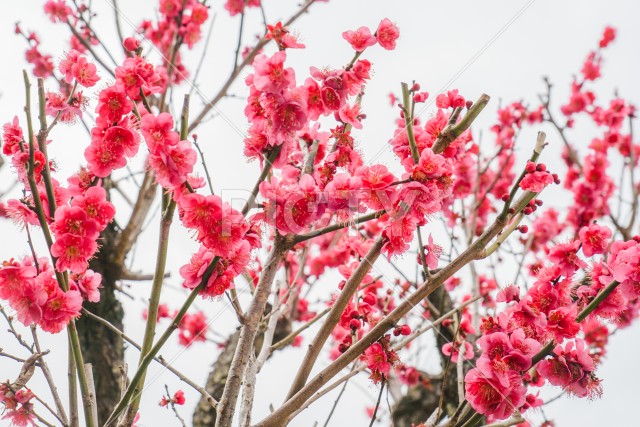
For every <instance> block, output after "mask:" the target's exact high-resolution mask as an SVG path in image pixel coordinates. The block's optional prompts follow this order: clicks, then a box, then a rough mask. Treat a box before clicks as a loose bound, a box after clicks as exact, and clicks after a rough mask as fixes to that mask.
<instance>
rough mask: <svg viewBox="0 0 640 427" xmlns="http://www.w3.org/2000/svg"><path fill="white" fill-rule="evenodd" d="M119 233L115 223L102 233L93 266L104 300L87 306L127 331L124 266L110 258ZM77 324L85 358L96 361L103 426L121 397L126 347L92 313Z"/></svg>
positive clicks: (98, 396) (90, 361)
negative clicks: (121, 282)
mask: <svg viewBox="0 0 640 427" xmlns="http://www.w3.org/2000/svg"><path fill="white" fill-rule="evenodd" d="M115 234H116V232H115V230H114V228H113V226H112V225H109V226H108V227H107V229H106V230H105V231H104V232H103V235H102V238H103V240H102V247H101V248H100V251H99V252H98V253H97V256H96V258H94V259H93V260H92V261H91V263H90V265H89V268H91V269H92V270H93V271H95V272H97V273H100V274H101V275H102V289H100V302H98V303H88V302H87V303H85V304H84V308H86V309H87V310H88V311H90V312H92V313H94V314H96V315H97V316H100V317H102V318H103V319H106V320H108V321H109V322H110V323H111V324H113V325H114V326H115V327H117V328H118V329H120V330H123V324H122V319H123V316H124V311H123V309H122V304H120V301H118V299H117V298H116V282H117V280H118V279H119V277H120V274H121V267H120V266H116V265H113V263H112V262H111V261H110V260H109V254H110V253H111V251H112V248H113V241H114V236H115ZM76 324H77V327H78V335H79V338H80V346H81V347H82V354H83V356H84V361H85V362H86V363H92V364H93V377H94V380H95V387H96V400H97V404H98V425H100V423H101V422H104V421H106V420H107V418H109V415H110V414H111V411H112V410H113V408H114V407H115V405H116V404H117V403H118V401H119V400H120V383H121V377H122V376H121V373H120V367H121V366H123V365H124V346H123V343H122V339H121V338H120V337H119V336H117V335H116V334H114V333H113V332H112V331H110V330H109V329H107V328H106V327H104V326H102V325H101V324H100V323H98V322H96V321H95V320H93V319H91V318H90V317H88V316H81V317H80V318H79V319H78V321H77V323H76Z"/></svg>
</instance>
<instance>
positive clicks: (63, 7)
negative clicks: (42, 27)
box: [44, 0, 73, 22]
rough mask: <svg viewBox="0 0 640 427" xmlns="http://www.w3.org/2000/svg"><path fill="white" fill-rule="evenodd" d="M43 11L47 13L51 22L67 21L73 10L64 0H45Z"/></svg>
mask: <svg viewBox="0 0 640 427" xmlns="http://www.w3.org/2000/svg"><path fill="white" fill-rule="evenodd" d="M44 13H46V14H47V15H49V19H50V20H51V22H67V20H68V19H69V18H70V17H71V16H72V14H73V11H72V10H71V8H70V7H69V6H67V4H66V3H65V0H47V2H46V3H45V4H44Z"/></svg>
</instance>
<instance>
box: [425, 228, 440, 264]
mask: <svg viewBox="0 0 640 427" xmlns="http://www.w3.org/2000/svg"><path fill="white" fill-rule="evenodd" d="M424 249H425V261H426V262H427V267H429V268H430V269H431V270H435V269H436V268H438V259H439V258H440V255H441V254H442V246H439V245H436V244H434V243H433V236H432V235H431V234H429V240H428V243H427V244H426V245H425V247H424Z"/></svg>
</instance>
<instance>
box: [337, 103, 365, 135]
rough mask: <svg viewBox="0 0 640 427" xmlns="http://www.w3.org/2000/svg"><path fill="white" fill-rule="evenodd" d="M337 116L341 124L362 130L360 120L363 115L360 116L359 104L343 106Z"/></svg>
mask: <svg viewBox="0 0 640 427" xmlns="http://www.w3.org/2000/svg"><path fill="white" fill-rule="evenodd" d="M338 116H339V117H340V120H341V121H342V122H343V123H348V124H350V125H351V126H353V127H354V128H356V129H362V123H360V120H361V119H362V117H363V115H362V114H360V104H358V103H357V102H356V103H354V104H353V105H349V104H345V105H344V106H343V107H342V108H341V109H340V110H339V111H338Z"/></svg>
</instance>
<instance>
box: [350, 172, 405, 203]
mask: <svg viewBox="0 0 640 427" xmlns="http://www.w3.org/2000/svg"><path fill="white" fill-rule="evenodd" d="M355 176H356V177H358V178H360V181H361V182H362V188H363V189H364V190H365V191H363V192H362V196H363V203H365V204H366V205H367V206H368V207H370V208H371V209H382V208H390V207H392V206H393V204H394V203H395V201H396V189H395V188H394V187H393V186H390V184H392V183H393V182H394V181H395V177H394V176H393V174H392V173H391V172H389V170H388V169H387V167H386V166H384V165H379V164H376V165H372V166H361V167H359V168H358V169H357V170H356V172H355ZM366 190H368V191H366Z"/></svg>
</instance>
